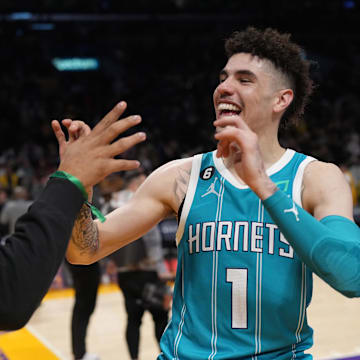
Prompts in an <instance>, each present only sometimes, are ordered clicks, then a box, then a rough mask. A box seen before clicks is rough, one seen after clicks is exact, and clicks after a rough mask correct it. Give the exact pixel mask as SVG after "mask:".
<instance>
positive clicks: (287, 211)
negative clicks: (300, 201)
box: [284, 202, 300, 221]
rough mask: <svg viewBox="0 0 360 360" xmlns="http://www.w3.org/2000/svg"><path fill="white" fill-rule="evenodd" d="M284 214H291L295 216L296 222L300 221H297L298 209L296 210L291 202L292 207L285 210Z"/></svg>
mask: <svg viewBox="0 0 360 360" xmlns="http://www.w3.org/2000/svg"><path fill="white" fill-rule="evenodd" d="M284 213H293V214H294V215H295V219H296V221H300V219H299V211H298V209H297V207H296V205H295V203H294V202H293V207H292V208H290V209H285V210H284Z"/></svg>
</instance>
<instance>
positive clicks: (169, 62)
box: [0, 22, 360, 207]
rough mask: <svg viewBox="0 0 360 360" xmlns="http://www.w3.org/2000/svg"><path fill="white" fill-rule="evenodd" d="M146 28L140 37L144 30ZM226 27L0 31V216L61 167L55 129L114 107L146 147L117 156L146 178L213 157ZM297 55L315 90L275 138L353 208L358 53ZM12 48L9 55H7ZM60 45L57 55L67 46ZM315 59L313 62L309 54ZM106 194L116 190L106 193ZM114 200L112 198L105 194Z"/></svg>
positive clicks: (91, 120) (359, 167) (346, 48)
mask: <svg viewBox="0 0 360 360" xmlns="http://www.w3.org/2000/svg"><path fill="white" fill-rule="evenodd" d="M144 25H149V31H148V32H144V31H143V28H144V27H143V26H144ZM230 28H231V26H228V27H227V25H224V24H222V25H218V26H217V27H214V26H212V24H210V23H206V22H204V23H202V24H199V23H196V22H188V23H187V24H183V23H178V24H172V25H171V26H169V24H165V23H161V22H159V23H156V24H154V23H152V24H148V23H145V24H141V26H139V24H138V23H136V22H134V23H133V22H129V23H127V24H124V23H103V24H101V25H99V24H97V25H95V24H87V25H86V24H83V23H77V24H75V23H66V24H59V23H58V24H56V27H55V29H54V31H51V32H48V31H42V32H39V31H37V32H36V31H33V30H31V28H30V24H23V25H21V24H16V26H15V25H13V26H8V25H7V26H5V25H4V24H2V25H1V26H0V51H1V54H2V56H1V58H0V66H1V70H2V71H1V72H0V81H1V85H2V86H1V88H0V109H1V112H0V134H1V142H0V207H3V206H4V204H5V203H6V202H7V201H9V200H10V199H13V197H14V196H15V189H16V187H17V186H22V187H23V188H25V189H26V191H27V193H28V195H27V199H28V200H34V199H36V198H37V196H38V194H39V191H40V190H41V189H42V188H43V186H44V184H45V183H46V181H47V179H48V176H49V174H51V173H52V172H53V171H54V169H55V168H56V165H57V163H58V150H57V143H56V139H55V137H54V135H53V134H52V130H51V126H50V122H51V120H52V119H63V118H67V117H70V118H73V119H82V120H84V121H86V122H87V123H88V124H89V125H90V126H91V127H92V126H94V125H95V124H96V122H97V121H99V120H100V119H101V117H102V116H103V115H104V114H105V113H106V112H107V111H108V110H109V109H110V108H111V107H112V106H113V105H114V104H115V103H116V102H118V101H119V100H126V101H127V102H128V110H127V111H126V114H125V116H126V115H130V114H141V115H142V118H143V122H142V124H141V126H140V127H141V128H142V130H144V131H146V132H147V134H148V141H147V142H146V143H145V144H142V145H140V146H138V147H136V148H135V149H132V150H131V151H130V152H128V153H126V154H125V155H124V156H126V157H128V158H136V159H139V160H140V161H141V163H142V167H143V168H144V169H145V171H146V172H150V171H152V170H153V169H155V168H157V167H158V166H159V165H161V164H163V163H165V162H167V161H170V160H172V159H175V158H179V157H185V156H191V155H193V154H195V153H198V152H202V151H208V150H212V149H213V148H214V147H215V142H214V139H213V126H212V121H213V120H214V111H213V106H212V92H213V90H214V88H215V87H216V84H217V82H218V73H219V70H220V69H221V68H222V66H223V65H224V63H225V56H224V52H223V45H222V44H223V39H224V34H228V33H230V30H229V29H230ZM295 36H296V37H297V38H296V40H298V41H299V42H300V43H303V44H304V46H306V50H307V53H306V56H307V57H308V58H309V59H310V60H311V61H312V62H313V66H312V70H311V71H312V76H313V78H314V80H315V83H316V89H315V92H314V96H313V98H312V102H311V103H310V104H309V106H308V108H307V110H306V113H305V116H304V119H301V120H300V121H299V123H298V124H297V126H291V127H289V128H287V129H282V130H281V134H280V142H281V143H282V145H283V146H286V147H290V148H293V149H295V150H298V151H301V152H304V153H306V154H310V155H312V156H314V157H317V158H318V159H320V160H323V161H330V162H334V163H336V164H337V165H339V166H341V168H342V169H343V170H344V172H346V174H347V177H348V179H349V182H351V183H352V186H353V191H354V201H355V203H357V200H358V197H359V193H360V192H359V187H360V185H359V184H360V142H359V133H360V125H359V121H358V119H359V117H360V99H359V96H360V92H359V88H358V84H359V83H360V71H359V70H358V67H357V66H356V64H357V61H358V58H359V56H360V51H359V46H358V44H356V43H355V42H353V41H352V40H351V39H347V40H346V39H344V38H340V37H338V38H334V39H333V43H334V44H333V45H334V46H335V45H336V44H338V43H340V42H341V46H342V52H341V54H340V53H336V54H334V53H329V49H326V48H325V47H324V44H323V43H322V42H320V43H319V42H318V41H317V42H316V43H315V44H312V43H311V42H309V41H310V40H309V39H308V38H305V37H303V38H302V35H301V34H296V35H295ZM10 43H11V46H9V44H10ZM65 44H66V46H65ZM317 47H318V48H319V49H322V50H321V51H320V50H319V51H315V50H314V49H316V48H317ZM66 56H67V57H69V56H85V57H89V56H93V57H97V58H98V60H99V64H100V67H99V69H98V70H97V71H86V72H81V71H76V72H60V71H58V70H56V68H55V67H54V66H53V65H52V62H51V60H52V59H53V58H54V57H66ZM121 177H122V174H115V175H114V176H112V177H110V178H109V179H106V180H105V181H104V182H103V184H100V185H99V187H98V199H99V201H100V202H103V203H106V201H107V200H108V199H109V197H111V192H112V191H118V190H119V189H121ZM114 184H115V185H114ZM114 189H115V190H114Z"/></svg>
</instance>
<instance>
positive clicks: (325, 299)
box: [0, 278, 360, 360]
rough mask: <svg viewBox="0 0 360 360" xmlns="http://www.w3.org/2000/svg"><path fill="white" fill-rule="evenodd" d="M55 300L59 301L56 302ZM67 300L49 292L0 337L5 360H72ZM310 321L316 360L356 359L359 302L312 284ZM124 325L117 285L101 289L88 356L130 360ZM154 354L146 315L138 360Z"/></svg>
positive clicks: (359, 347)
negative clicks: (22, 325) (23, 323)
mask: <svg viewBox="0 0 360 360" xmlns="http://www.w3.org/2000/svg"><path fill="white" fill-rule="evenodd" d="M57 294H59V295H61V296H59V297H57V296H56V295H57ZM71 295H72V292H71V291H70V292H65V293H64V292H61V293H54V292H52V293H51V294H50V295H49V296H48V297H47V298H46V299H45V301H44V302H43V303H42V305H41V306H40V308H39V309H38V310H37V311H36V313H35V314H34V316H33V317H32V319H31V321H30V323H29V325H28V326H27V327H26V329H23V330H20V331H18V332H13V333H8V334H5V335H0V349H2V350H3V352H4V353H5V355H6V358H7V359H9V360H53V359H54V360H55V359H64V360H71V359H72V356H71V348H70V316H71V309H72V305H73V297H72V296H71ZM308 316H309V323H310V325H311V326H312V327H313V328H314V333H315V345H314V347H313V349H312V353H313V355H314V358H315V359H335V358H340V357H345V356H351V355H356V354H357V355H360V300H359V299H347V298H345V297H344V296H342V295H340V294H338V293H336V292H335V291H334V290H332V289H331V288H330V287H329V286H328V285H326V284H325V283H324V282H323V281H321V280H320V279H318V278H315V279H314V297H313V302H312V304H311V305H310V308H309V312H308ZM125 323H126V316H125V313H124V308H123V297H122V294H121V293H120V291H119V290H118V288H117V287H116V286H115V285H111V286H107V287H102V289H101V292H100V294H99V296H98V303H97V307H96V310H95V313H94V314H93V317H92V319H91V323H90V327H89V332H88V338H87V342H88V351H89V352H94V353H97V354H98V355H99V356H100V357H101V359H102V360H128V359H130V358H129V356H128V352H127V347H126V343H125V339H124V327H125ZM31 344H32V345H31ZM157 354H158V347H157V344H156V341H155V338H154V335H153V325H152V321H151V317H150V316H149V315H148V314H146V315H145V317H144V321H143V325H142V328H141V344H140V356H139V359H140V360H154V359H156V356H157ZM0 359H2V357H1V352H0Z"/></svg>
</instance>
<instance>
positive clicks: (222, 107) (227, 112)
mask: <svg viewBox="0 0 360 360" xmlns="http://www.w3.org/2000/svg"><path fill="white" fill-rule="evenodd" d="M218 111H219V115H220V116H238V115H239V114H240V113H241V109H240V107H238V106H236V105H234V104H228V103H220V104H219V105H218Z"/></svg>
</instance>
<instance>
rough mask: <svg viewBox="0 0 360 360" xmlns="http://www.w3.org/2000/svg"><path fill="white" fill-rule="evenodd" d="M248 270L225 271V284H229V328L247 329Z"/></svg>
mask: <svg viewBox="0 0 360 360" xmlns="http://www.w3.org/2000/svg"><path fill="white" fill-rule="evenodd" d="M247 275H248V269H226V282H230V283H231V327H232V328H233V329H247V277H248V276H247Z"/></svg>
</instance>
